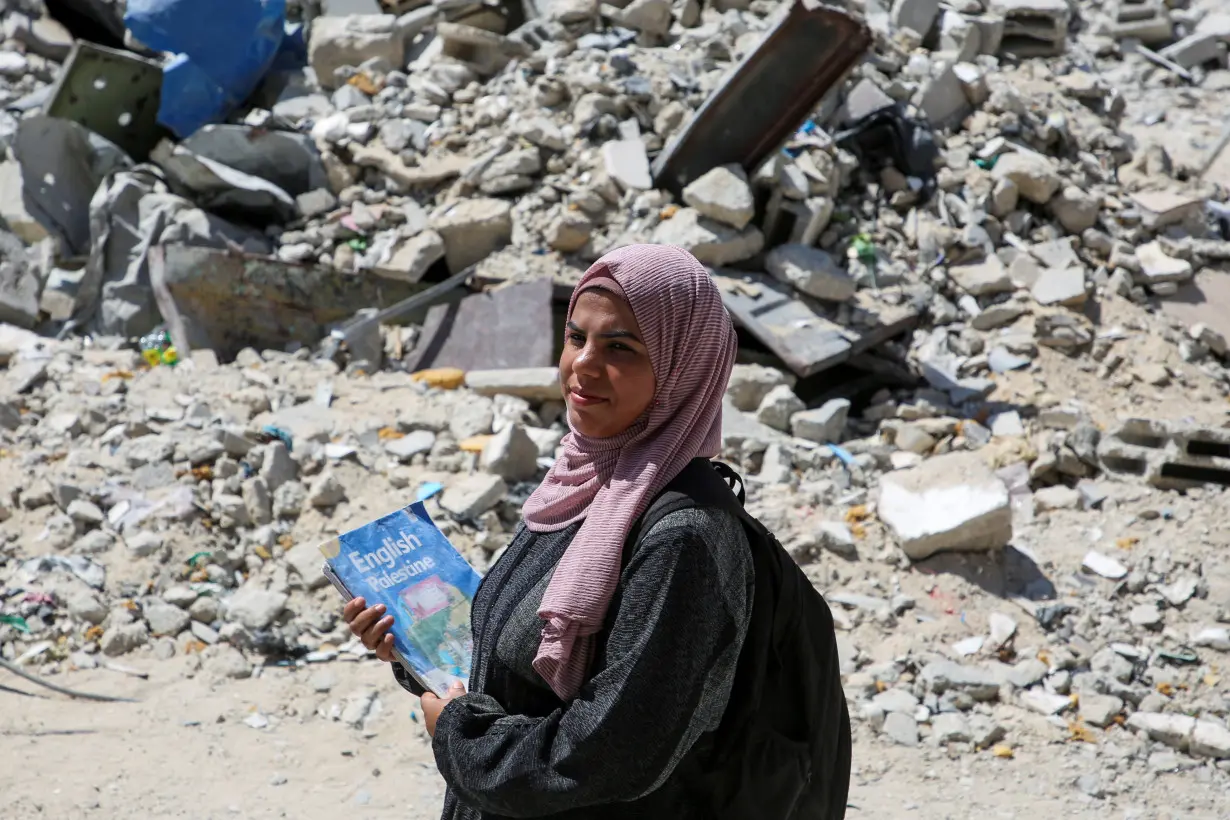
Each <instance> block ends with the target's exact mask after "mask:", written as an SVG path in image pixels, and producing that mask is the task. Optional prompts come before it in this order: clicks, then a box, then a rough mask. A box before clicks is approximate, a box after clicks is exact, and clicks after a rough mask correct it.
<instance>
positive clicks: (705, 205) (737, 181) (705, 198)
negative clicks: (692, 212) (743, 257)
mask: <svg viewBox="0 0 1230 820" xmlns="http://www.w3.org/2000/svg"><path fill="white" fill-rule="evenodd" d="M683 201H684V202H686V203H687V204H688V205H690V206H692V207H693V208H695V209H696V210H697V211H699V212H700V214H701V215H702V216H707V217H709V218H710V219H715V220H717V221H718V222H722V223H724V224H726V225H729V226H730V227H732V228H734V229H735V230H742V229H743V228H744V227H746V225H747V223H749V222H751V221H752V217H754V216H755V215H756V202H755V199H754V198H753V196H752V188H751V186H750V185H749V184H748V181H747V174H746V173H745V172H744V170H743V168H742V166H739V165H719V166H718V167H716V168H713V169H711V170H709V171H708V172H707V173H705V174H703V175H701V176H700V177H698V178H697V179H696V180H695V181H694V182H692V183H691V184H689V185H688V186H687V187H686V188H684V189H683Z"/></svg>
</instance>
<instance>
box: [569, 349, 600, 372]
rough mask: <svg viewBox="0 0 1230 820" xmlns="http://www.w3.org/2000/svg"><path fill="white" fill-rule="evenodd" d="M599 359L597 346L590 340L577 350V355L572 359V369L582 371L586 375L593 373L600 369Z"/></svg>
mask: <svg viewBox="0 0 1230 820" xmlns="http://www.w3.org/2000/svg"><path fill="white" fill-rule="evenodd" d="M600 361H601V359H600V353H599V351H598V349H597V347H596V346H595V345H594V344H593V343H592V342H587V343H586V345H585V346H584V347H582V348H581V349H580V350H578V351H577V356H576V358H575V359H573V361H572V369H573V370H577V371H583V372H584V373H585V374H586V375H593V374H595V373H597V372H598V371H599V370H601V367H600V365H599V362H600Z"/></svg>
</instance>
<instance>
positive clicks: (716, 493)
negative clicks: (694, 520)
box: [623, 458, 746, 566]
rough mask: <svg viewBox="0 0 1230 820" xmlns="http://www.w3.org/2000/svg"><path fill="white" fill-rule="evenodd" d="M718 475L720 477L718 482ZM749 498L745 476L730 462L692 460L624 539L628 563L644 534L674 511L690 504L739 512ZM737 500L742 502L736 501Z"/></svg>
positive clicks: (705, 459)
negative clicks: (747, 497) (735, 469)
mask: <svg viewBox="0 0 1230 820" xmlns="http://www.w3.org/2000/svg"><path fill="white" fill-rule="evenodd" d="M714 478H717V479H719V480H718V481H715V480H714ZM735 482H738V484H739V489H738V490H737V491H736V490H735V489H734V483H735ZM745 497H746V492H745V491H744V488H743V478H742V476H740V475H739V474H738V473H736V472H735V471H734V470H733V469H731V468H730V467H729V466H728V465H726V464H723V463H722V462H720V461H710V460H709V459H707V458H694V459H692V460H691V461H690V462H688V464H687V466H686V467H684V468H683V469H682V470H681V471H680V472H679V475H677V476H675V478H673V479H672V480H671V481H670V483H669V484H667V485H666V486H665V487H664V488H663V489H662V491H661V492H660V493H658V495H657V497H656V498H654V500H653V501H651V502H650V504H649V507H648V509H646V510H645V512H644V513H642V514H641V517H640V518H638V519H637V520H636V521H635V522H633V524H632V528H631V529H630V530H628V538H627V540H626V541H625V542H624V560H623V563H624V565H625V566H626V565H627V563H628V560H629V559H630V558H631V557H632V553H633V552H635V546H636V542H637V539H639V538H640V536H641V533H646V532H649V531H650V530H652V529H653V527H654V525H655V524H657V523H658V522H659V521H661V520H662V519H663V518H665V517H666V516H668V515H670V514H671V513H673V512H677V511H679V510H685V509H688V508H690V507H719V508H721V509H728V510H730V511H731V512H732V513H735V514H736V515H739V513H741V512H742V510H743V500H744V498H745ZM735 501H737V502H738V503H737V504H735V503H732V502H735ZM739 517H740V518H742V517H743V516H742V515H739Z"/></svg>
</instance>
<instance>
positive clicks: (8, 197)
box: [0, 160, 49, 245]
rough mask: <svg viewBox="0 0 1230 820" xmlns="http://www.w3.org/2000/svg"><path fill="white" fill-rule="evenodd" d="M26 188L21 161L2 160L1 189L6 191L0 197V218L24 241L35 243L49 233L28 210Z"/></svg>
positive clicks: (0, 172)
mask: <svg viewBox="0 0 1230 820" xmlns="http://www.w3.org/2000/svg"><path fill="white" fill-rule="evenodd" d="M24 188H25V183H24V181H23V180H22V175H21V165H20V163H17V162H15V161H13V160H5V161H4V162H0V191H3V192H4V196H2V197H0V219H3V220H4V224H5V225H7V226H8V229H9V230H10V231H12V232H13V233H14V234H16V235H17V237H18V238H19V239H21V241H22V242H25V243H26V244H27V245H33V244H35V243H36V242H41V241H42V240H44V239H46V238H47V237H48V236H49V234H48V233H47V229H46V228H45V227H43V224H42V223H41V222H39V221H38V219H36V218H35V217H34V216H33V215H32V214H31V213H30V212H29V211H28V210H26V202H25V197H23V196H22V191H23V190H24Z"/></svg>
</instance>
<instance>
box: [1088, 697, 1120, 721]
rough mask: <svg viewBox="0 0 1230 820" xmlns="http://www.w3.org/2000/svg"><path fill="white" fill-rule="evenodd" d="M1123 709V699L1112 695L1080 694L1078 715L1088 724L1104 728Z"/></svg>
mask: <svg viewBox="0 0 1230 820" xmlns="http://www.w3.org/2000/svg"><path fill="white" fill-rule="evenodd" d="M1122 711H1123V701H1122V700H1121V699H1120V698H1117V697H1114V696H1113V695H1081V697H1080V717H1081V720H1083V721H1085V723H1088V724H1089V725H1090V726H1097V727H1098V728H1099V729H1105V728H1106V727H1107V726H1109V725H1110V724H1111V723H1112V722H1113V721H1114V719H1115V716H1116V715H1118V714H1119V713H1120V712H1122Z"/></svg>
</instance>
